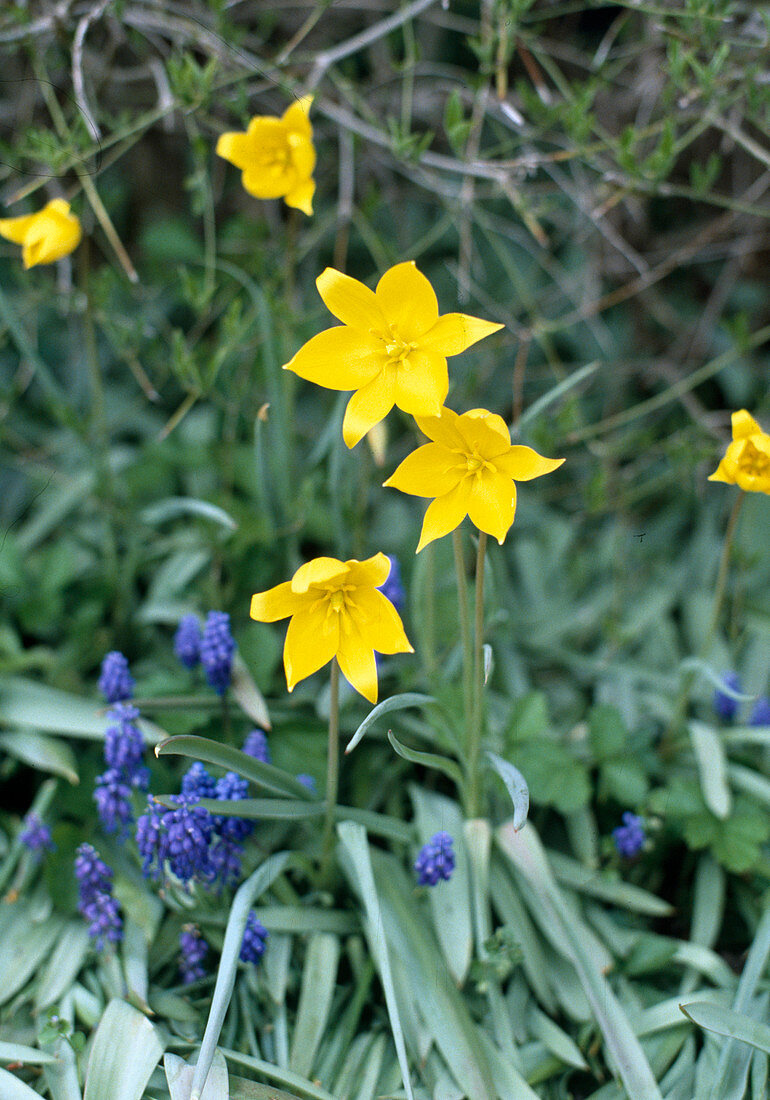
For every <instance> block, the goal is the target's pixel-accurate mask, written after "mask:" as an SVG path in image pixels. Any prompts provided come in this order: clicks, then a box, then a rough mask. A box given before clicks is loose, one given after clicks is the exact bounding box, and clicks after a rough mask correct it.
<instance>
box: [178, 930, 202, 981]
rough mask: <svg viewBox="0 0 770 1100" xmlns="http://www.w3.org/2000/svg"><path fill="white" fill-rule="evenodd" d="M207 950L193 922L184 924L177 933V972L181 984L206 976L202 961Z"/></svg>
mask: <svg viewBox="0 0 770 1100" xmlns="http://www.w3.org/2000/svg"><path fill="white" fill-rule="evenodd" d="M208 950H209V946H208V944H207V943H206V941H205V940H204V938H203V936H202V935H201V934H200V931H199V929H198V928H196V926H195V925H194V924H186V925H185V926H184V928H183V929H182V931H181V932H180V933H179V956H180V957H179V973H180V974H181V976H182V984H183V985H190V983H191V982H197V981H200V979H201V978H205V977H206V971H205V969H204V967H203V965H202V963H203V960H204V959H205V957H206V955H207V954H208Z"/></svg>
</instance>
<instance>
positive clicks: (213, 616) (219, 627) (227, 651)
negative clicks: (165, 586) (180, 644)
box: [200, 611, 235, 695]
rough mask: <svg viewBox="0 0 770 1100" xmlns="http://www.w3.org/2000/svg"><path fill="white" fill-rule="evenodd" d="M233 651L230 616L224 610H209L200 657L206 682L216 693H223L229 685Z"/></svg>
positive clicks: (233, 643)
mask: <svg viewBox="0 0 770 1100" xmlns="http://www.w3.org/2000/svg"><path fill="white" fill-rule="evenodd" d="M234 653H235V642H234V641H233V636H232V634H231V633H230V616H229V615H228V614H227V612H226V611H209V613H208V615H207V616H206V625H205V626H204V628H203V637H202V638H201V645H200V658H201V664H202V665H203V671H204V673H205V674H206V682H207V683H208V685H209V687H213V689H214V691H215V692H216V693H217V695H224V693H225V692H226V691H227V688H228V687H229V685H230V675H231V673H232V668H233V654H234Z"/></svg>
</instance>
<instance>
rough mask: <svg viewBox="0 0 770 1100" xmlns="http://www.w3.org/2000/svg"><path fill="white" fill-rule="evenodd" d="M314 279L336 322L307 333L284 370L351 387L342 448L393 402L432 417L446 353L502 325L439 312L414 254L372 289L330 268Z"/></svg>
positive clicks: (443, 389) (444, 378) (444, 387)
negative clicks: (328, 326) (307, 336)
mask: <svg viewBox="0 0 770 1100" xmlns="http://www.w3.org/2000/svg"><path fill="white" fill-rule="evenodd" d="M316 286H317V287H318V293H319V294H320V295H321V298H322V299H323V301H324V304H325V306H326V307H327V309H328V310H329V311H330V312H331V313H333V314H334V316H335V317H337V319H338V320H340V321H342V326H337V327H335V328H329V329H326V330H325V331H324V332H320V333H319V334H318V335H317V336H314V337H313V338H312V339H311V340H308V342H307V343H306V344H305V345H304V346H303V347H301V348H300V349H299V351H298V352H297V353H296V355H295V356H294V357H293V359H291V360H290V361H289V362H288V363H286V364H285V366H284V370H290V371H294V373H295V374H298V375H299V376H300V378H304V379H306V380H307V381H308V382H315V383H316V385H318V386H325V387H326V388H327V389H331V390H355V391H356V392H355V393H354V394H353V396H352V397H351V398H350V401H349V402H348V405H347V408H346V410H345V417H344V420H343V422H342V435H343V438H344V440H345V444H346V446H348V447H355V445H356V443H358V442H359V440H361V439H363V437H364V436H365V435H366V433H367V432H368V431H369V430H370V429H371V428H373V427H374V425H375V424H378V423H379V422H380V421H381V420H383V419H384V418H385V417H386V416H387V415H388V413H389V412H390V410H391V409H392V408H393V406H394V405H396V406H397V407H398V408H399V409H401V410H402V411H403V412H405V413H408V414H409V415H410V416H438V415H439V413H440V411H441V406H442V405H443V403H444V400H445V399H446V395H447V393H448V391H449V374H448V369H447V356H448V355H458V354H459V353H460V352H462V351H465V349H466V348H469V347H470V346H471V344H475V343H476V342H477V341H478V340H483V339H484V337H485V336H489V335H490V333H493V332H497V331H498V330H499V329H501V328H502V327H503V326H502V325H499V324H495V323H494V322H492V321H482V320H481V319H480V318H478V317H470V316H468V315H467V314H464V313H445V314H443V315H442V316H439V312H438V301H437V299H436V295H435V292H434V290H433V287H432V286H431V285H430V283H429V281H428V280H427V279H426V277H425V276H424V275H423V274H422V272H420V271H418V270H417V267H416V266H415V264H414V262H413V261H410V262H408V263H401V264H396V266H395V267H391V268H390V269H389V270H388V271H386V272H385V274H384V275H383V276H382V278H381V279H380V281H379V282H378V283H377V289H376V290H375V291H373V290H370V289H369V288H368V287H367V286H365V285H364V284H363V283H360V282H359V281H358V279H352V278H351V277H350V276H349V275H343V273H342V272H341V271H336V270H335V269H334V268H331V267H327V268H326V270H325V271H324V272H323V273H322V274H321V275H319V276H318V278H317V279H316Z"/></svg>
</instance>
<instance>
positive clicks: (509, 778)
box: [486, 750, 529, 831]
mask: <svg viewBox="0 0 770 1100" xmlns="http://www.w3.org/2000/svg"><path fill="white" fill-rule="evenodd" d="M486 755H487V759H488V760H489V762H490V764H491V765H492V767H493V768H494V770H495V771H496V772H497V774H498V775H499V776H500V778H501V779H502V781H503V783H505V786H506V788H507V789H508V794H509V795H510V796H511V802H512V803H513V827H514V829H516V830H517V831H518V830H519V829H520V828H521V827H522V825H523V824H524V822H525V821H526V820H527V814H528V813H529V787H528V786H527V781H526V779H525V778H524V776H523V775H522V774H521V772H520V771H519V769H518V768H515V767H514V766H513V764H510V763H509V762H508V761H507V760H503V758H502V756H498V755H497V753H494V752H490V751H489V750H487V754H486Z"/></svg>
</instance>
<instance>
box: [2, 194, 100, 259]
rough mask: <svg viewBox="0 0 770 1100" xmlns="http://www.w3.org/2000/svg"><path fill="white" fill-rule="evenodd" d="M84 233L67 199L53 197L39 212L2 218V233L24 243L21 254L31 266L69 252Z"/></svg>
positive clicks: (19, 242) (14, 241) (74, 247)
mask: <svg viewBox="0 0 770 1100" xmlns="http://www.w3.org/2000/svg"><path fill="white" fill-rule="evenodd" d="M82 236H83V230H82V229H81V228H80V221H79V220H78V218H77V216H76V215H75V214H73V213H71V211H70V204H69V203H68V202H65V201H64V199H51V201H50V202H49V203H47V204H46V205H45V206H44V207H43V209H42V210H38V212H37V213H36V214H22V215H21V217H20V218H0V237H5V239H6V240H7V241H13V243H14V244H20V245H21V246H22V249H21V258H22V260H23V261H24V266H25V267H27V268H29V267H34V266H35V264H52V263H53V262H54V260H60V259H61V258H62V257H63V256H69V254H70V252H74V251H75V249H76V248H77V246H78V245H79V244H80V239H81V237H82Z"/></svg>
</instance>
